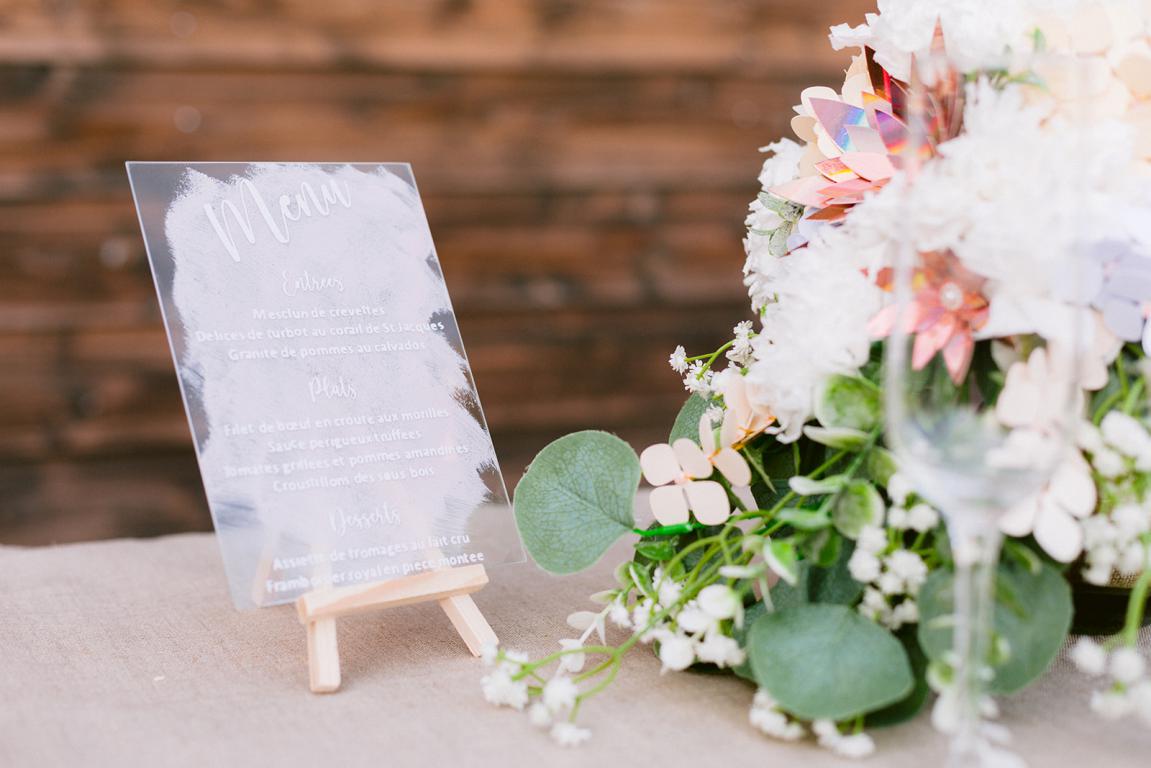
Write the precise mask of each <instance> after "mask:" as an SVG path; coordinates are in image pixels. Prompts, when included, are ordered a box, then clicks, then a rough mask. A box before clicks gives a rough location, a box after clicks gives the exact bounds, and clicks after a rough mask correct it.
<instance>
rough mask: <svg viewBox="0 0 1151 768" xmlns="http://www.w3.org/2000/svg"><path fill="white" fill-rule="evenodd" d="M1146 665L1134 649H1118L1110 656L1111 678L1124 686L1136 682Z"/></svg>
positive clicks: (1141, 675)
mask: <svg viewBox="0 0 1151 768" xmlns="http://www.w3.org/2000/svg"><path fill="white" fill-rule="evenodd" d="M1146 670H1147V665H1146V662H1144V661H1143V657H1142V656H1141V655H1140V654H1139V651H1138V650H1136V649H1135V648H1119V649H1118V650H1116V651H1115V652H1114V653H1112V654H1111V676H1112V677H1114V678H1115V679H1116V680H1117V681H1119V682H1120V683H1123V684H1124V685H1131V684H1132V683H1135V682H1138V681H1139V680H1140V679H1141V678H1142V677H1143V673H1144V672H1146Z"/></svg>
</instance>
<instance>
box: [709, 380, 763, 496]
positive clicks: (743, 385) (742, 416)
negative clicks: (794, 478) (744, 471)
mask: <svg viewBox="0 0 1151 768" xmlns="http://www.w3.org/2000/svg"><path fill="white" fill-rule="evenodd" d="M716 387H717V389H718V390H719V392H720V394H722V395H723V403H724V407H725V408H726V411H725V412H724V415H723V426H722V427H721V428H720V433H719V434H720V438H719V439H720V445H721V447H723V446H731V447H732V448H734V449H736V450H737V451H738V450H739V449H740V448H742V447H743V445H744V443H746V442H747V441H749V440H751V439H752V438H754V437H755V436H757V435H759V434H760V433H762V432H763V431H764V430H765V429H767V428H768V427H770V426H771V425H772V424H773V423H775V416H774V415H773V414H772V413H771V411H768V410H764V409H761V408H755V407H754V406H753V405H752V404H751V399H750V398H749V396H748V387H747V377H746V376H744V375H743V374H741V373H739V372H738V371H735V370H733V369H730V368H729V369H728V370H726V371H724V372H723V374H722V375H721V376H720V377H718V380H717V382H716ZM709 428H710V425H709ZM700 434H701V441H702V434H703V432H702V428H701V432H700ZM712 442H714V440H713V441H712ZM708 445H711V443H708ZM737 485H743V483H737Z"/></svg>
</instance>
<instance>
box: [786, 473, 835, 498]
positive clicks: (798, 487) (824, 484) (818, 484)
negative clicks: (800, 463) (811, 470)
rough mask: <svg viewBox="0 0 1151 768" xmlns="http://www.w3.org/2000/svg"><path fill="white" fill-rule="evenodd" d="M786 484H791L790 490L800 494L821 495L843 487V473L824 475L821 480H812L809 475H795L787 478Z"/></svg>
mask: <svg viewBox="0 0 1151 768" xmlns="http://www.w3.org/2000/svg"><path fill="white" fill-rule="evenodd" d="M787 484H788V485H789V486H791V490H793V491H795V492H796V493H797V494H799V495H800V496H823V495H825V494H828V493H835V492H836V491H838V490H839V489H840V488H842V487H843V475H835V476H834V477H825V478H823V479H822V480H812V479H811V478H810V477H804V476H802V475H796V476H795V477H793V478H791V479H790V480H788V481H787Z"/></svg>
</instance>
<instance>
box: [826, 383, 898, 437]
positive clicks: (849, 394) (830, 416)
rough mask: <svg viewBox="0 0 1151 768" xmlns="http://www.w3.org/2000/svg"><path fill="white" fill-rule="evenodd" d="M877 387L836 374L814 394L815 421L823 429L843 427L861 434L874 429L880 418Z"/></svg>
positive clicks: (880, 410)
mask: <svg viewBox="0 0 1151 768" xmlns="http://www.w3.org/2000/svg"><path fill="white" fill-rule="evenodd" d="M881 403H882V397H881V393H880V390H879V387H878V386H876V385H875V384H873V383H872V382H870V381H868V380H867V379H864V378H862V377H859V376H843V375H841V374H836V375H834V376H830V377H828V378H827V379H826V380H825V381H824V382H823V383H822V384H821V385H820V386H819V389H818V390H816V393H815V400H814V410H815V417H816V418H817V419H819V423H820V424H822V425H823V426H824V427H846V428H848V429H857V430H859V431H861V432H871V431H872V430H874V429H876V428H877V427H878V426H879V424H880V421H881V420H882V418H883V410H882V405H881Z"/></svg>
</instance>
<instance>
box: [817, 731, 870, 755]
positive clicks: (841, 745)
mask: <svg viewBox="0 0 1151 768" xmlns="http://www.w3.org/2000/svg"><path fill="white" fill-rule="evenodd" d="M828 747H829V748H830V749H831V751H832V752H834V753H835V754H837V755H839V756H840V757H846V758H849V759H859V758H863V757H869V756H870V755H873V754H875V742H874V741H873V740H872V738H871V737H870V736H868V735H867V734H866V733H853V734H851V735H850V736H841V737H840V738H838V739H836V740H834V741H833V742H831V743H830V744H829V745H828Z"/></svg>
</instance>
